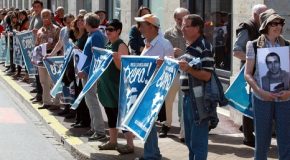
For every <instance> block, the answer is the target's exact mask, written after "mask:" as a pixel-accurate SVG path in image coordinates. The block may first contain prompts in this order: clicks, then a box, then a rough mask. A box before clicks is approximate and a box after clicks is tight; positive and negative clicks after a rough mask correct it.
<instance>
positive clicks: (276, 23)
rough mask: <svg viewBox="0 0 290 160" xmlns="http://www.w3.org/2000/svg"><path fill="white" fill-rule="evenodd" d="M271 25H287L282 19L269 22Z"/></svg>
mask: <svg viewBox="0 0 290 160" xmlns="http://www.w3.org/2000/svg"><path fill="white" fill-rule="evenodd" d="M268 24H269V25H270V26H271V27H276V26H278V25H281V26H282V27H283V26H284V25H285V22H283V21H280V22H269V23H268Z"/></svg>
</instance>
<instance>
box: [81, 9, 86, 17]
mask: <svg viewBox="0 0 290 160" xmlns="http://www.w3.org/2000/svg"><path fill="white" fill-rule="evenodd" d="M79 14H81V15H83V16H84V15H85V14H87V11H86V10H85V9H80V10H79Z"/></svg>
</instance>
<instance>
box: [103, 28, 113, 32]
mask: <svg viewBox="0 0 290 160" xmlns="http://www.w3.org/2000/svg"><path fill="white" fill-rule="evenodd" d="M105 30H106V31H109V32H113V31H115V28H106V29H105Z"/></svg>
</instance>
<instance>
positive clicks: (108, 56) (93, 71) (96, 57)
mask: <svg viewBox="0 0 290 160" xmlns="http://www.w3.org/2000/svg"><path fill="white" fill-rule="evenodd" d="M92 50H93V59H92V62H91V66H90V73H89V77H88V81H87V83H86V84H85V85H84V87H83V90H82V91H81V93H80V94H79V96H78V97H77V99H76V100H75V102H74V104H73V105H72V106H71V108H72V109H77V107H78V106H79V104H80V102H81V100H82V99H83V97H84V96H85V94H86V93H87V92H88V91H89V90H90V89H91V88H92V86H93V85H94V84H95V83H96V82H97V80H98V79H99V78H100V77H101V75H102V74H103V73H104V71H105V70H106V69H107V68H108V66H109V65H110V63H111V62H112V60H113V52H112V51H110V50H107V49H102V48H97V47H93V48H92Z"/></svg>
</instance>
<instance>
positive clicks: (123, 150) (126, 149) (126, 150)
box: [117, 145, 134, 154]
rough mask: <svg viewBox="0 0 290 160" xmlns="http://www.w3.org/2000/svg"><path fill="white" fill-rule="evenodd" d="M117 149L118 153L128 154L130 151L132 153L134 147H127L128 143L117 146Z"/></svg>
mask: <svg viewBox="0 0 290 160" xmlns="http://www.w3.org/2000/svg"><path fill="white" fill-rule="evenodd" d="M117 151H118V152H119V153H120V154H130V153H134V147H133V148H132V147H129V146H128V145H125V146H122V147H118V148H117Z"/></svg>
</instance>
